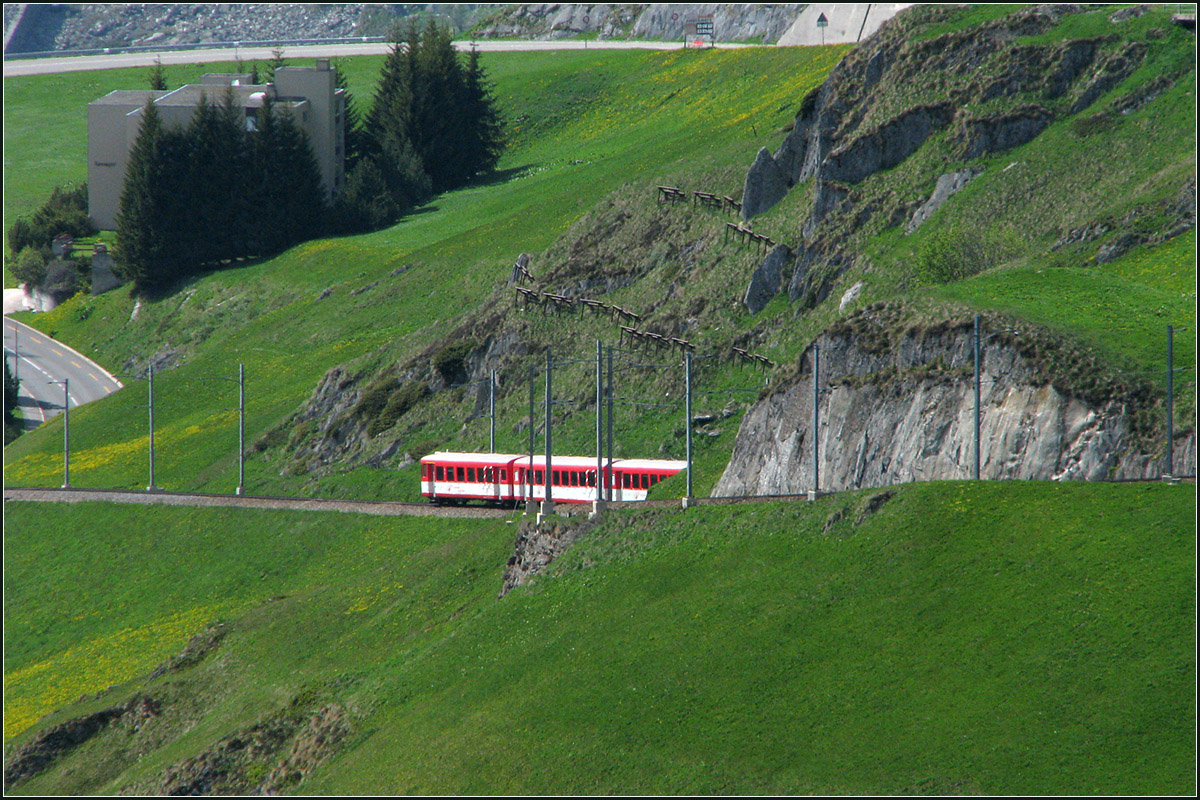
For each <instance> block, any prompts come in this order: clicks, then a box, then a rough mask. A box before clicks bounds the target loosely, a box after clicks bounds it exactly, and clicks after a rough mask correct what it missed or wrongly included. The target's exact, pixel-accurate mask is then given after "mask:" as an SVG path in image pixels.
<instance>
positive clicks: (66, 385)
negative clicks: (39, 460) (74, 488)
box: [62, 378, 71, 489]
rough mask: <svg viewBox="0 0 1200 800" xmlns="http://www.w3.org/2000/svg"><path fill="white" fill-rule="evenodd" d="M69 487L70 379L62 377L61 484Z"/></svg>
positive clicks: (65, 487)
mask: <svg viewBox="0 0 1200 800" xmlns="http://www.w3.org/2000/svg"><path fill="white" fill-rule="evenodd" d="M62 488H64V489H70V488H71V381H70V379H69V378H63V485H62Z"/></svg>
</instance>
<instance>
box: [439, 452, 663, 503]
mask: <svg viewBox="0 0 1200 800" xmlns="http://www.w3.org/2000/svg"><path fill="white" fill-rule="evenodd" d="M596 466H597V465H596V459H595V458H584V457H579V456H554V457H553V458H551V460H550V476H549V477H550V497H551V499H552V500H554V502H556V503H590V502H592V501H593V500H596V499H597V497H600V496H602V495H601V494H600V493H601V492H602V491H603V487H607V486H610V485H611V487H612V499H613V500H614V501H629V500H645V499H646V495H647V493H648V492H649V490H650V487H651V486H654V485H655V484H657V483H660V482H662V481H664V480H666V479H667V478H669V477H671V476H672V475H674V474H675V473H677V472H679V471H680V470H682V469H684V468H686V467H687V462H685V461H664V460H651V459H613V461H612V464H611V467H610V465H609V462H608V461H605V462H604V465H603V469H602V470H601V472H602V473H603V475H602V476H601V477H600V478H599V479H598V478H597V474H598V473H597V469H596ZM546 477H547V476H546V457H545V456H534V457H533V460H532V462H530V459H529V456H528V455H515V454H510V453H434V454H433V455H428V456H425V457H424V458H422V459H421V494H423V495H424V496H425V497H428V498H429V500H430V502H433V503H462V502H465V501H467V500H483V501H485V502H488V503H495V504H509V505H515V504H517V503H522V502H524V501H526V500H529V499H532V500H534V501H536V502H540V501H542V500H545V499H546V489H545V481H546ZM604 495H607V492H604Z"/></svg>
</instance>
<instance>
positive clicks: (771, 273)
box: [742, 244, 792, 314]
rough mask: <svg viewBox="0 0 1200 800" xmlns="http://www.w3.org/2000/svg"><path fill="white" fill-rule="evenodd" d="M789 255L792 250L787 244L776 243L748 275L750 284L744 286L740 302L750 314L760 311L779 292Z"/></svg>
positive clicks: (790, 255)
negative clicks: (743, 295)
mask: <svg viewBox="0 0 1200 800" xmlns="http://www.w3.org/2000/svg"><path fill="white" fill-rule="evenodd" d="M791 257H792V251H791V250H790V249H789V248H788V246H787V245H785V244H777V245H775V247H774V248H772V249H771V252H770V253H767V257H766V258H764V259H763V262H762V263H761V264H759V265H758V269H756V270H754V274H753V275H752V276H751V277H750V285H749V286H748V287H746V295H745V297H744V298H743V299H742V303H743V304H745V306H746V309H747V310H748V311H749V312H750V313H751V314H757V313H758V312H760V311H762V310H763V309H764V308H766V306H767V303H769V302H771V300H772V299H774V297H775V295H777V294H779V288H780V285H781V283H782V281H783V272H784V268H785V267H786V266H787V263H788V261H789V260H790V259H791Z"/></svg>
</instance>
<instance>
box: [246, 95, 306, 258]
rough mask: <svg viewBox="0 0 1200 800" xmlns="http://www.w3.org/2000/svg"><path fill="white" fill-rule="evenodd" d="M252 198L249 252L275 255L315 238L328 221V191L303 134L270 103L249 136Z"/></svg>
mask: <svg viewBox="0 0 1200 800" xmlns="http://www.w3.org/2000/svg"><path fill="white" fill-rule="evenodd" d="M249 152H250V166H249V168H248V170H247V175H248V176H249V188H248V198H249V202H250V204H251V205H252V207H253V208H254V215H253V216H254V223H253V225H252V229H251V232H250V234H249V240H250V242H249V244H248V246H247V247H248V250H249V251H250V252H252V253H253V254H255V255H273V254H275V253H278V252H281V251H282V250H284V249H286V248H288V247H290V246H292V245H293V244H295V243H296V242H300V241H303V240H305V239H307V238H311V237H312V236H313V235H315V234H316V233H317V232H318V231H319V230H320V229H321V227H322V225H323V224H324V223H323V220H324V218H325V205H326V203H325V188H324V187H323V186H322V185H321V176H320V172H319V168H318V166H317V160H316V157H315V156H313V153H312V148H311V147H310V145H309V143H308V137H307V136H306V135H305V134H304V131H303V130H301V129H300V127H299V126H298V125H297V124H296V122H295V120H293V119H292V116H291V114H290V113H288V112H286V111H283V112H281V111H279V110H278V109H277V108H276V107H275V106H274V105H273V104H272V103H271V102H270V100H269V99H268V100H267V101H266V102H265V103H264V104H263V107H262V108H261V109H259V112H258V116H257V121H256V131H255V133H254V134H253V136H252V137H251V138H250V148H249Z"/></svg>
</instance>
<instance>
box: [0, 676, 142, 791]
mask: <svg viewBox="0 0 1200 800" xmlns="http://www.w3.org/2000/svg"><path fill="white" fill-rule="evenodd" d="M159 711H160V705H159V703H158V701H157V700H154V699H153V698H150V697H147V696H145V695H141V694H138V695H135V696H134V697H132V698H130V700H129V701H128V702H126V703H124V704H122V705H119V706H113V707H112V708H106V709H104V710H103V711H97V712H95V713H92V714H87V715H86V716H82V717H76V718H75V719H69V720H67V721H66V722H62V723H59V724H58V725H55V726H53V727H52V728H49V729H48V730H45V731H43V732H42V733H40V734H38V736H37V737H36V738H34V739H33V740H32V741H31V742H29V743H27V744H25V745H22V746H21V747H18V748H17V749H16V750H15V751H14V752H13V753H12V754H11V755H10V756H9V757H8V759H7V761H8V763H7V764H5V767H4V784H5V786H6V787H8V786H12V785H13V784H14V783H18V782H20V781H24V780H27V779H29V778H32V777H33V776H35V775H37V774H39V773H40V772H42V771H44V770H45V769H47V768H48V767H49V766H50V765H51V764H53V763H54V761H55V760H57V759H58V758H59V757H60V756H63V755H66V754H67V753H69V752H70V751H71V750H74V749H75V748H76V747H78V746H79V745H81V744H83V743H84V742H86V741H87V740H89V739H91V738H92V737H93V736H95V735H96V734H98V733H100V732H101V731H103V730H104V729H105V728H107V727H108V726H109V725H111V724H113V723H115V722H117V721H119V720H121V719H122V718H125V717H129V719H130V722H131V724H132V727H133V730H134V731H136V730H138V729H139V728H140V727H141V726H142V724H143V723H144V722H145V721H146V720H147V719H149V718H150V717H154V716H157V715H158V713H159Z"/></svg>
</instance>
